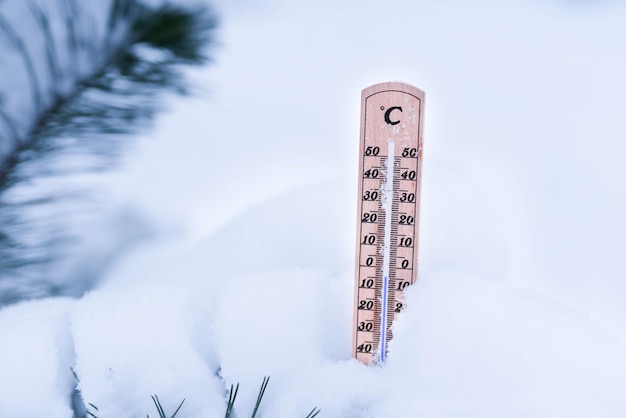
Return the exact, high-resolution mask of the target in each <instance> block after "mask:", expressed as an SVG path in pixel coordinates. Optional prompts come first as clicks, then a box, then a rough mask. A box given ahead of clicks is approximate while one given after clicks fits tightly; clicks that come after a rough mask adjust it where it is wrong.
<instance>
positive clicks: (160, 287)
mask: <svg viewBox="0 0 626 418" xmlns="http://www.w3.org/2000/svg"><path fill="white" fill-rule="evenodd" d="M237 5H239V6H237ZM244 6H245V7H252V6H250V5H249V3H248V2H237V3H229V4H226V3H224V4H221V3H217V7H218V8H219V9H220V10H221V12H222V16H223V20H222V22H223V23H222V29H221V37H222V39H221V43H222V45H223V48H222V50H221V51H220V52H219V54H218V56H217V58H216V63H215V64H214V65H213V66H212V67H210V68H208V69H207V70H205V71H201V72H197V73H194V74H193V75H194V77H195V78H196V79H197V80H198V82H199V83H201V84H202V85H204V86H206V90H207V91H206V93H205V94H204V95H203V96H201V97H197V98H194V99H189V100H181V101H179V102H176V103H175V104H173V111H172V112H171V114H170V115H168V116H166V117H164V118H163V119H162V120H161V123H160V124H159V126H158V129H157V130H156V132H154V133H152V134H150V135H149V136H146V138H145V140H142V142H141V145H140V146H139V147H138V148H137V149H135V150H133V151H132V152H131V153H129V155H128V156H127V163H126V164H125V166H124V167H123V168H122V169H120V170H119V171H117V172H115V173H113V174H111V175H110V176H109V177H108V179H107V181H106V182H103V183H106V184H103V185H101V186H99V187H101V188H102V194H103V196H106V199H102V201H105V202H107V205H108V206H107V208H108V211H109V212H110V213H115V212H120V213H129V212H132V213H138V214H139V215H138V216H139V218H140V219H142V222H144V223H146V224H149V225H151V228H152V229H153V233H154V234H155V235H156V236H157V237H158V239H157V238H155V239H153V240H152V241H151V242H150V243H148V244H146V245H144V246H142V247H139V248H136V249H135V250H133V251H130V250H129V251H127V254H126V255H125V257H123V258H122V259H120V260H119V261H118V262H116V263H115V264H113V265H108V266H107V268H106V270H105V274H104V278H103V279H102V280H101V281H100V283H99V284H98V285H97V286H96V288H95V289H94V290H93V291H91V292H89V293H88V294H86V295H85V296H84V297H82V298H80V299H77V300H73V301H72V300H67V299H63V300H54V299H53V300H42V301H34V302H25V303H22V304H19V305H16V306H12V307H8V308H4V309H3V310H1V311H0V329H1V330H2V333H1V335H0V389H2V390H0V417H3V418H4V417H10V418H13V417H21V416H33V415H35V413H34V412H33V410H34V408H38V409H37V411H42V410H45V411H46V412H48V415H49V416H52V417H70V416H71V413H70V412H69V405H70V394H71V388H72V382H71V378H70V377H68V376H67V370H69V369H70V368H73V369H74V370H75V371H76V373H77V376H78V378H79V379H80V384H79V388H80V389H81V391H82V396H83V398H84V399H85V401H86V402H90V403H92V404H94V405H96V406H97V407H98V408H99V412H98V416H99V417H116V418H120V417H121V418H124V417H138V416H144V415H145V414H147V413H150V414H154V410H153V406H152V404H151V400H150V395H152V394H157V395H158V396H159V398H160V399H161V400H162V402H163V404H164V406H165V408H166V410H167V411H173V410H174V409H175V407H176V406H177V405H178V404H179V403H180V401H181V400H182V399H183V398H185V399H186V401H185V404H184V406H183V408H182V409H181V412H180V415H179V416H181V417H221V416H223V414H224V408H225V399H226V397H227V388H229V387H230V384H231V383H236V382H240V383H241V389H240V393H239V397H238V401H237V413H238V416H240V417H245V416H248V415H249V413H250V411H251V409H252V407H253V404H254V400H255V398H256V394H257V391H258V387H259V385H260V383H261V379H262V377H263V376H265V375H271V380H270V384H269V387H268V390H267V392H266V397H265V399H264V401H263V404H262V409H261V412H262V414H263V415H264V416H272V417H293V416H305V415H306V413H307V412H308V411H310V410H311V408H312V407H313V406H314V405H316V406H318V407H320V408H321V409H322V413H321V415H319V416H320V417H390V416H405V417H477V418H478V417H480V418H484V417H555V416H560V417H590V416H593V417H623V416H624V415H625V414H626V397H624V396H623V393H622V392H623V388H624V387H626V307H625V305H624V304H623V299H624V296H626V281H625V280H624V278H626V264H625V261H624V260H625V259H624V257H623V254H622V252H623V251H622V250H623V248H624V241H623V237H624V236H625V233H626V222H625V221H624V219H623V217H622V216H623V213H625V212H626V196H625V193H624V188H623V187H622V185H621V182H620V180H621V179H623V178H625V177H626V176H625V175H626V168H624V166H623V165H622V164H621V157H622V155H623V153H624V151H626V145H625V143H624V142H623V138H624V137H625V135H624V134H625V133H626V128H625V127H624V124H623V122H622V120H623V118H622V115H621V111H622V109H623V105H622V101H621V97H623V96H624V95H625V94H626V82H624V80H623V74H625V73H626V56H625V55H624V49H623V45H624V41H625V40H626V30H625V29H624V26H623V21H624V18H625V17H626V9H624V7H623V6H620V5H618V4H616V3H611V2H607V3H598V4H595V5H593V4H578V5H575V6H573V7H569V8H567V7H565V5H564V4H560V3H558V2H556V3H546V2H543V3H539V2H525V3H522V2H508V3H506V4H504V3H502V2H500V3H495V2H479V3H476V2H474V3H472V4H471V6H470V5H469V4H467V5H460V4H458V3H453V2H439V3H437V4H430V3H426V2H402V1H399V0H396V1H390V2H385V3H382V2H380V3H379V2H374V1H367V2H352V1H346V2H342V3H341V4H336V3H331V2H329V1H317V2H298V3H297V4H294V3H287V2H279V1H267V2H264V3H262V4H261V5H256V6H254V7H252V9H253V10H246V11H244V12H242V11H240V10H239V7H244ZM396 79H400V80H402V81H406V82H409V83H411V84H415V85H416V86H418V87H420V88H422V89H423V90H424V91H426V94H427V105H426V106H427V107H426V112H427V114H426V135H425V151H424V159H425V160H424V172H423V181H424V184H423V195H422V219H421V228H422V235H421V238H420V245H421V248H420V281H419V282H418V283H417V284H416V285H415V286H413V287H412V288H411V289H410V290H409V291H408V294H407V302H408V303H407V305H408V308H407V309H406V310H405V312H404V313H403V314H402V315H401V317H400V318H399V320H398V321H397V323H396V324H395V328H394V339H393V340H392V341H391V343H390V354H389V357H388V362H387V363H386V364H385V365H384V366H383V367H381V368H368V367H365V366H363V365H361V364H359V363H357V362H356V361H354V360H351V359H350V336H351V327H352V323H351V321H352V297H353V288H352V286H353V257H354V254H353V251H354V226H355V219H354V213H355V207H356V186H357V182H356V177H355V174H356V169H357V161H358V160H357V158H356V156H357V155H356V154H357V148H358V141H357V139H358V115H359V108H358V106H359V98H360V97H359V94H360V89H362V88H364V87H366V86H369V85H371V84H374V83H377V82H381V81H387V80H396ZM119 219H126V220H125V221H123V222H121V221H119ZM128 219H129V218H124V217H116V216H110V217H107V218H106V219H104V220H102V225H100V228H99V229H98V234H97V235H95V234H94V236H93V237H92V239H91V240H88V241H86V242H85V247H84V248H85V251H84V253H83V254H80V255H78V256H77V257H82V258H80V259H79V260H78V261H81V260H82V263H78V264H79V265H81V266H82V267H81V268H83V269H88V267H89V260H90V257H91V255H90V251H89V249H94V251H95V252H96V253H97V252H99V251H101V250H102V246H103V244H102V243H103V242H110V243H115V242H117V241H116V240H115V239H111V237H116V236H123V234H124V233H125V231H126V230H127V229H128V228H129V227H130V226H129V221H128ZM131 219H134V218H131ZM107 240H109V241H107ZM97 265H98V268H101V263H98V264H97ZM81 271H83V270H81ZM68 275H69V273H68ZM72 352H73V353H72ZM72 354H73V355H72ZM48 406H49V407H48Z"/></svg>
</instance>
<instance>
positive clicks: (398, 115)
mask: <svg viewBox="0 0 626 418" xmlns="http://www.w3.org/2000/svg"><path fill="white" fill-rule="evenodd" d="M423 117H424V92H422V91H421V90H419V89H417V88H415V87H413V86H410V85H408V84H403V83H381V84H376V85H373V86H371V87H368V88H366V89H365V90H363V92H362V94H361V138H360V151H359V201H358V202H359V203H358V211H357V212H358V214H357V216H358V218H357V243H356V285H355V306H354V332H353V337H352V348H353V353H354V356H355V357H356V358H357V359H358V360H360V361H362V362H363V363H365V364H370V363H373V364H381V363H382V362H384V361H385V357H386V356H387V344H388V342H389V340H390V339H391V336H392V335H391V333H392V329H391V325H392V323H393V320H394V319H395V318H396V316H397V315H398V313H399V312H400V311H401V310H402V308H403V303H404V302H403V292H404V289H405V288H406V287H407V286H408V285H409V284H412V283H414V282H415V281H416V279H417V260H418V257H417V243H418V226H419V202H420V183H421V177H422V176H421V172H422V133H423Z"/></svg>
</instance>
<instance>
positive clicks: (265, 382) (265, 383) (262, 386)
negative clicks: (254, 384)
mask: <svg viewBox="0 0 626 418" xmlns="http://www.w3.org/2000/svg"><path fill="white" fill-rule="evenodd" d="M269 381H270V377H269V376H265V377H264V378H263V383H261V390H259V396H258V397H257V398H256V405H254V411H253V412H252V418H254V417H255V416H256V413H257V411H258V410H259V406H260V405H261V400H262V399H263V395H264V394H265V389H267V384H268V383H269Z"/></svg>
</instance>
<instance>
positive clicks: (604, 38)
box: [0, 0, 626, 335]
mask: <svg viewBox="0 0 626 418" xmlns="http://www.w3.org/2000/svg"><path fill="white" fill-rule="evenodd" d="M92 3H93V4H91V3H90V5H85V4H79V3H78V2H74V1H73V0H63V1H60V0H59V1H52V0H48V1H39V2H33V3H29V4H28V5H26V4H22V3H21V2H12V1H9V0H5V1H4V2H2V4H1V8H0V12H1V13H0V43H1V48H2V51H3V53H2V59H1V60H0V98H1V101H0V115H1V116H2V120H1V121H0V122H1V123H0V135H1V137H0V144H1V145H2V146H1V150H2V152H1V153H0V155H1V156H2V171H1V173H2V193H1V195H0V201H1V204H0V217H2V224H1V228H2V230H1V231H0V237H1V239H0V260H1V261H2V265H1V266H0V268H1V272H2V273H1V277H0V288H1V289H2V292H1V293H0V301H2V303H3V304H7V303H13V302H16V301H19V300H22V299H25V298H31V297H41V296H46V295H51V294H69V295H74V296H79V295H80V294H82V293H83V292H84V291H85V290H87V289H90V288H91V287H93V286H95V283H97V281H98V277H100V276H101V274H102V272H103V271H105V270H106V268H107V266H108V265H109V264H110V263H112V262H113V260H115V259H117V258H118V257H124V256H126V255H127V254H128V253H129V251H130V249H131V248H132V247H133V246H134V245H135V244H136V243H138V242H141V241H142V240H145V239H148V237H149V236H154V235H155V234H156V235H158V234H161V233H163V230H167V231H170V232H167V233H166V234H169V233H173V232H172V231H173V230H177V231H179V232H181V231H185V232H184V234H186V235H185V236H186V237H187V238H188V239H189V241H188V242H189V243H193V242H195V243H199V242H201V241H203V240H206V239H209V237H210V236H211V234H212V233H214V232H215V231H216V230H219V229H220V228H222V229H223V228H224V225H227V224H228V223H229V222H230V221H232V219H235V218H237V216H239V215H240V214H241V213H244V212H245V211H246V210H248V209H249V208H250V207H255V205H256V206H258V205H260V204H261V203H262V202H267V201H269V200H271V199H272V198H273V197H275V196H278V195H280V194H282V193H285V192H286V191H287V190H291V189H294V188H296V189H297V188H301V187H305V186H308V185H311V184H320V185H321V184H324V183H325V182H327V183H329V184H334V185H336V186H335V188H336V190H334V191H333V192H332V193H335V195H336V196H338V197H337V198H336V199H335V198H333V200H334V201H341V202H342V203H341V204H340V205H338V209H337V212H334V213H330V214H327V215H328V216H330V217H331V218H332V219H334V220H333V221H331V220H330V219H329V220H328V222H326V223H322V227H324V225H325V224H329V223H332V222H335V224H336V225H339V226H340V228H328V229H327V230H328V233H329V234H331V235H330V236H326V237H325V238H324V240H325V241H326V244H328V243H330V245H331V246H332V245H335V247H333V250H332V251H329V254H328V255H327V256H325V257H324V258H325V259H326V260H327V262H328V264H332V263H335V265H337V266H342V267H345V266H347V265H349V263H350V258H351V255H350V254H351V251H352V248H351V240H352V238H351V237H352V233H353V229H352V224H353V223H354V222H353V220H352V219H351V216H352V211H353V209H354V202H353V200H354V199H353V197H354V190H355V187H356V182H355V180H354V175H355V172H356V161H357V159H356V157H355V155H356V147H357V145H356V144H357V136H358V111H359V109H358V100H359V94H360V90H361V89H362V88H365V87H366V86H368V85H371V84H374V83H377V82H381V81H387V80H400V81H404V82H408V83H411V84H414V85H416V86H417V87H419V88H421V89H423V90H424V91H426V93H427V100H428V104H427V112H428V113H427V119H426V149H425V154H424V155H425V160H424V184H423V189H424V190H423V214H422V238H421V264H422V266H423V270H422V271H428V270H431V269H439V268H458V269H463V270H465V271H474V272H475V273H477V274H480V275H482V276H484V277H486V278H488V279H490V280H500V281H507V282H509V283H512V284H514V285H515V286H519V287H529V288H532V289H535V290H538V291H540V292H542V293H545V294H548V295H550V297H552V298H555V299H557V300H559V301H560V302H561V303H564V304H567V305H570V306H572V307H574V308H576V309H581V310H583V311H585V312H587V313H588V314H589V315H591V316H593V317H594V318H595V319H596V320H598V321H600V322H602V323H603V324H605V325H606V326H607V327H609V328H611V329H612V330H613V331H614V332H616V333H617V334H620V335H624V331H625V327H626V325H625V324H626V310H625V309H624V307H623V303H622V299H623V297H624V295H626V280H624V278H625V277H626V265H625V263H626V261H625V257H624V256H623V255H622V252H623V249H624V233H625V232H626V230H625V229H626V221H624V218H623V213H624V210H625V209H626V208H625V205H626V196H625V191H624V187H622V185H621V180H622V179H623V178H624V177H625V176H624V175H625V174H626V168H624V165H623V164H621V158H622V155H623V152H624V151H625V150H626V146H625V145H624V139H625V129H626V128H624V124H623V118H622V116H621V113H622V111H623V109H624V106H623V103H622V97H623V96H624V93H626V82H625V81H624V78H623V74H624V73H626V72H625V71H624V70H625V66H626V57H625V54H626V51H624V48H623V45H624V41H625V40H626V38H625V37H626V30H624V29H623V24H622V23H623V19H624V17H625V13H626V11H625V10H624V6H622V5H621V4H620V3H619V2H611V1H550V2H534V1H525V2H521V1H520V2H509V3H506V4H502V3H499V2H488V1H485V2H480V3H472V4H471V5H469V4H462V3H458V2H452V1H450V2H439V3H434V2H407V1H400V0H397V1H390V2H385V3H382V2H376V1H365V2H351V1H344V2H340V3H336V2H324V1H321V2H320V1H318V2H297V3H293V2H281V1H277V0H275V1H270V0H268V1H263V2H252V1H244V0H241V1H234V2H220V1H214V2H212V3H206V2H202V1H178V2H172V3H168V5H165V4H164V3H161V2H159V1H152V2H139V1H117V0H116V1H113V0H103V1H99V2H92ZM218 22H219V26H218ZM186 92H187V93H189V92H191V93H192V94H191V96H190V97H189V96H187V97H183V98H180V96H178V98H177V93H183V94H185V93H186ZM157 115H158V117H156V116H157ZM337 185H340V186H337ZM320 187H322V186H320ZM324 187H325V186H324ZM324 187H322V190H323V189H324ZM326 190H328V193H326V194H327V196H330V195H331V194H332V193H331V191H330V188H326ZM324 193H325V192H322V194H324ZM337 199H339V200H337ZM340 199H344V200H340ZM281 205H282V206H284V203H283V204H281ZM274 221H275V222H273V223H272V224H270V225H267V222H265V224H263V225H249V226H250V228H251V229H252V231H249V232H248V233H250V234H253V235H254V234H258V233H260V232H259V231H256V232H255V228H257V227H258V228H261V229H262V230H265V229H267V231H268V234H270V237H269V239H271V232H270V231H272V230H275V229H276V228H280V225H278V224H277V223H276V222H278V221H277V220H274ZM303 228H304V229H303V232H302V233H307V232H305V231H309V232H308V233H311V231H310V229H311V228H309V227H307V226H303ZM313 229H316V228H313ZM181 233H182V232H181ZM333 234H334V235H333ZM249 238H250V236H244V237H239V238H237V239H236V242H237V243H238V244H236V243H230V244H232V245H248V246H250V247H255V246H258V245H257V241H251V240H250V239H249ZM302 241H303V242H306V239H304V238H302ZM190 245H193V244H190ZM277 245H278V244H277ZM222 248H226V246H222ZM248 251H253V250H251V249H248ZM302 251H303V252H304V253H308V252H309V251H308V250H307V249H305V248H304V247H303V249H302ZM314 251H315V250H313V252H314ZM224 252H225V253H229V252H231V250H230V249H229V248H227V249H224ZM279 258H280V257H279ZM301 258H303V259H306V258H307V257H306V255H305V256H303V257H301ZM342 263H343V264H342ZM218 264H219V263H218ZM338 268H339V267H338Z"/></svg>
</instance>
